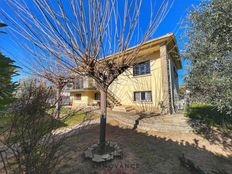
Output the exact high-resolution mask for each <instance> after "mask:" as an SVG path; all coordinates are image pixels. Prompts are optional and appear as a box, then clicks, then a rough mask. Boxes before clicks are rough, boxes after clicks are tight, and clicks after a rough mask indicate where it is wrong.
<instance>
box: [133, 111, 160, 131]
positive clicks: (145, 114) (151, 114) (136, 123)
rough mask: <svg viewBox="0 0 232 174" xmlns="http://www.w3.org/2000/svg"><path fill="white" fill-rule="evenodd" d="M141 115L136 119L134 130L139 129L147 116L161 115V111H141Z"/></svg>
mask: <svg viewBox="0 0 232 174" xmlns="http://www.w3.org/2000/svg"><path fill="white" fill-rule="evenodd" d="M137 115H138V116H139V117H138V118H137V119H136V120H135V124H134V127H133V130H135V129H137V127H138V125H139V122H140V121H141V120H143V119H145V118H153V117H157V116H160V115H161V114H160V113H144V112H140V113H138V114H137Z"/></svg>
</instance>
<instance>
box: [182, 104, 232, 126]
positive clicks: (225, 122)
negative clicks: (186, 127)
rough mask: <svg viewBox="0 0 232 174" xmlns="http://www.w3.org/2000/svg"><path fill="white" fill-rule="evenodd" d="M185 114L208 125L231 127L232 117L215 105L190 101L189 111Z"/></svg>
mask: <svg viewBox="0 0 232 174" xmlns="http://www.w3.org/2000/svg"><path fill="white" fill-rule="evenodd" d="M185 115H186V116H187V117H190V118H194V119H198V120H200V121H201V122H202V123H204V124H206V125H208V126H210V127H211V126H214V127H217V128H227V129H231V128H232V117H231V116H230V115H226V114H225V113H221V112H219V111H218V110H217V108H216V107H214V106H212V105H209V104H202V103H192V104H191V106H190V110H189V112H187V113H186V114H185Z"/></svg>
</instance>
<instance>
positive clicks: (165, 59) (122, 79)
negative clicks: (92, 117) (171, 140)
mask: <svg viewBox="0 0 232 174" xmlns="http://www.w3.org/2000/svg"><path fill="white" fill-rule="evenodd" d="M180 68H181V61H180V57H179V54H178V49H177V45H176V41H175V37H174V35H173V34H172V33H169V34H167V35H165V36H162V37H160V38H157V39H154V40H151V41H149V42H147V43H145V46H144V47H143V49H142V50H141V51H140V55H139V56H138V57H137V58H136V60H135V61H134V65H133V66H132V67H130V68H129V69H128V70H127V71H126V72H124V73H123V74H121V75H120V76H119V77H118V78H117V79H116V80H115V81H114V82H113V83H112V84H111V85H110V87H109V90H108V103H109V106H111V107H112V109H113V110H117V111H127V110H129V111H131V110H135V111H138V112H139V111H147V112H160V111H164V112H167V113H173V112H175V110H176V102H177V100H178V93H177V91H178V74H177V70H178V69H180ZM77 84H79V85H77V86H76V87H75V84H74V86H73V87H72V88H70V90H69V92H70V99H71V101H72V106H73V107H79V106H83V105H85V106H86V105H97V104H99V98H100V95H99V91H98V90H97V88H96V87H95V84H94V81H93V80H92V79H89V78H88V77H84V78H83V80H82V81H81V83H80V82H79V83H77Z"/></svg>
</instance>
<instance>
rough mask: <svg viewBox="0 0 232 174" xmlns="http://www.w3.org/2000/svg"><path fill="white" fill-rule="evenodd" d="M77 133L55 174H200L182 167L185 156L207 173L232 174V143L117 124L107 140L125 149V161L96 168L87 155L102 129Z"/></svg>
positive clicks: (111, 126) (109, 129) (67, 144)
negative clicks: (134, 128)
mask: <svg viewBox="0 0 232 174" xmlns="http://www.w3.org/2000/svg"><path fill="white" fill-rule="evenodd" d="M77 132H78V133H77V134H73V135H72V136H70V137H68V138H67V139H66V141H65V142H64V145H63V147H62V152H61V155H62V157H61V162H60V165H59V166H58V167H57V169H56V170H54V173H61V174H63V173H65V174H67V173H70V174H79V173H80V174H141V173H144V174H194V173H196V174H197V172H196V171H191V170H189V169H187V168H186V167H185V166H183V165H182V163H181V162H180V160H179V159H180V157H182V156H183V155H184V157H185V158H186V159H188V160H191V161H192V162H193V163H194V165H196V166H197V167H199V168H200V169H202V170H204V171H205V172H208V173H213V171H219V170H220V171H221V172H223V171H224V172H226V173H228V174H230V173H232V150H231V146H230V144H228V143H231V139H226V140H225V142H224V143H223V142H222V143H219V142H218V141H217V142H212V141H209V140H207V139H206V138H203V137H202V136H200V135H197V134H194V133H188V134H179V133H178V134H176V133H158V132H150V133H149V134H148V133H146V132H138V131H136V130H131V129H128V128H126V127H123V126H121V125H119V124H118V122H115V121H113V122H111V123H110V124H108V125H107V140H111V141H114V142H117V143H118V144H119V145H120V146H121V148H122V150H123V158H122V159H116V160H113V161H111V162H107V163H104V164H96V163H93V162H91V161H90V160H88V159H85V158H84V157H83V151H84V150H85V149H86V148H87V147H89V146H90V145H92V144H93V143H97V142H98V137H99V125H96V124H95V125H92V126H91V127H88V128H82V130H78V131H77ZM225 143H226V146H225ZM231 145H232V143H231ZM226 173H225V174H226ZM223 174H224V173H223Z"/></svg>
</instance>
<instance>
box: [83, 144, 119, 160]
mask: <svg viewBox="0 0 232 174" xmlns="http://www.w3.org/2000/svg"><path fill="white" fill-rule="evenodd" d="M106 146H109V147H111V148H113V149H114V150H113V151H112V152H109V153H105V154H102V155H100V154H97V153H96V154H95V153H94V150H95V149H96V148H97V147H99V144H93V145H92V146H90V147H89V148H87V150H85V151H84V156H85V158H89V159H91V160H92V161H93V162H97V163H100V162H105V161H110V160H113V159H114V158H115V157H122V149H121V148H120V147H119V145H118V144H117V143H115V142H111V141H108V142H106Z"/></svg>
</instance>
